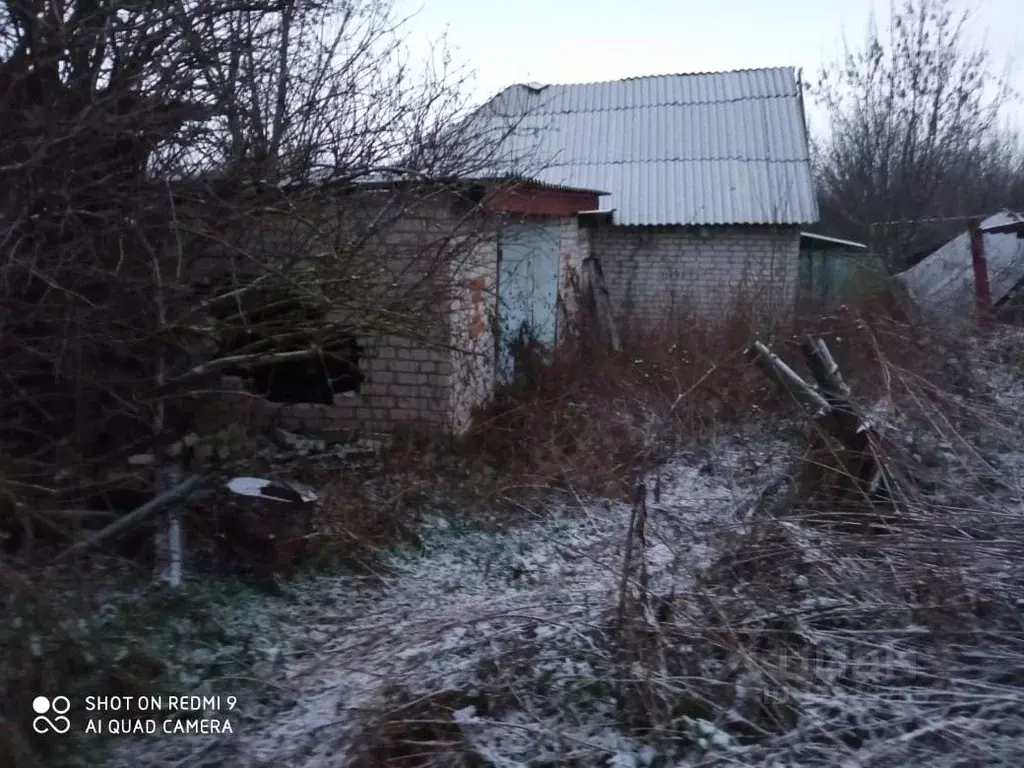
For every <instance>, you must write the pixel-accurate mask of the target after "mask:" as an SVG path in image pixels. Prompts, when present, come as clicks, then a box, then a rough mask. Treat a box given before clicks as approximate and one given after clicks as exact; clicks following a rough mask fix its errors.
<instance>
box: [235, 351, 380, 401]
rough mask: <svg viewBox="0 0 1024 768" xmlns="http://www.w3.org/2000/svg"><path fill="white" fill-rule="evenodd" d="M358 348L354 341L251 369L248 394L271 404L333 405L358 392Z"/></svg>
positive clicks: (362, 378)
mask: <svg viewBox="0 0 1024 768" xmlns="http://www.w3.org/2000/svg"><path fill="white" fill-rule="evenodd" d="M359 354H360V349H359V345H358V344H356V342H355V340H354V339H349V340H347V341H346V342H345V343H342V344H339V345H335V346H332V347H331V348H330V349H328V350H324V353H323V355H322V356H318V355H315V354H314V355H312V356H310V357H307V358H302V359H300V360H284V361H281V362H278V363H268V364H266V365H259V366H255V367H254V368H253V370H252V372H251V383H250V391H251V392H252V393H253V394H256V395H260V396H262V397H265V398H266V399H267V400H269V401H270V402H272V403H321V404H323V405H333V404H334V398H335V397H336V396H342V397H345V396H349V397H350V396H352V395H356V394H358V393H359V390H360V388H361V387H362V383H363V380H364V379H365V375H364V374H363V372H362V371H360V370H359Z"/></svg>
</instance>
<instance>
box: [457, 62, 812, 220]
mask: <svg viewBox="0 0 1024 768" xmlns="http://www.w3.org/2000/svg"><path fill="white" fill-rule="evenodd" d="M477 118H478V119H484V120H487V121H488V122H489V123H490V124H491V125H493V126H494V127H495V129H497V130H500V131H502V132H503V135H505V134H507V135H505V137H504V140H503V142H502V147H501V152H500V156H501V158H502V160H501V162H504V163H507V164H508V166H507V167H508V168H509V169H511V170H512V172H514V173H516V174H520V175H525V176H530V177H533V178H537V179H538V180H541V181H544V182H547V183H551V184H559V185H564V186H570V187H583V188H591V189H606V190H609V192H610V196H609V199H606V200H603V201H602V207H607V208H615V209H616V216H615V220H616V223H617V224H625V225H661V224H691V225H712V224H741V223H747V224H772V223H787V224H796V223H811V222H815V221H817V220H818V207H817V203H816V201H815V197H814V189H813V185H812V182H811V166H810V156H809V152H808V145H807V134H806V130H805V126H804V117H803V108H802V104H801V100H800V87H799V85H798V83H797V80H796V72H795V70H794V69H793V68H792V67H779V68H773V69H757V70H745V71H738V72H718V73H708V74H693V75H664V76H654V77H638V78H631V79H628V80H618V81H614V82H606V83H584V84H577V85H550V86H543V87H538V86H525V85H515V86H512V87H510V88H507V89H505V90H504V91H502V92H501V93H500V94H498V95H497V96H496V97H494V99H492V100H491V101H490V102H488V104H486V105H485V106H484V107H483V108H482V109H481V110H480V111H479V112H478V113H477ZM506 172H507V171H506Z"/></svg>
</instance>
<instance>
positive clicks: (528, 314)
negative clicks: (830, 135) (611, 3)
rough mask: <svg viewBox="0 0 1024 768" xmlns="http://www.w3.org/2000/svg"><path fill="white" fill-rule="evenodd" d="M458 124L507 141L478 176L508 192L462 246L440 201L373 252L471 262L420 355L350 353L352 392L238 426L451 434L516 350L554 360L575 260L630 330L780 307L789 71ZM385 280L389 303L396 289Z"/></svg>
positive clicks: (392, 345)
mask: <svg viewBox="0 0 1024 768" xmlns="http://www.w3.org/2000/svg"><path fill="white" fill-rule="evenodd" d="M472 119H476V120H480V121H483V122H484V124H485V125H487V124H491V125H493V126H495V128H496V134H500V135H501V136H503V137H505V138H503V140H502V146H500V147H499V151H498V153H497V156H498V157H499V158H502V159H504V158H508V160H509V163H508V167H503V166H499V167H495V168H494V169H493V173H491V174H488V176H489V177H490V178H492V179H508V178H515V179H519V180H522V181H521V183H519V184H517V185H516V186H515V187H509V186H508V185H501V184H495V183H494V182H493V181H492V182H490V183H487V182H484V183H483V186H485V187H487V188H488V189H490V192H489V193H487V195H486V197H487V199H486V204H485V205H484V206H483V209H482V216H483V219H480V220H478V221H477V223H476V224H475V225H474V228H473V232H474V238H471V240H472V242H471V245H469V246H467V245H466V244H467V243H469V242H470V240H469V239H466V238H463V237H462V236H461V235H459V236H457V237H452V232H453V229H452V226H451V222H452V221H453V220H455V219H458V217H459V216H461V215H462V211H461V209H460V205H461V204H462V202H461V200H460V199H459V195H456V194H451V193H450V190H449V192H446V193H445V195H447V197H445V195H439V196H437V197H436V198H434V199H432V203H431V208H430V210H429V211H425V212H424V213H423V214H422V215H420V216H407V217H405V223H404V224H403V225H402V226H399V227H396V228H395V229H394V231H393V232H392V233H391V234H390V235H389V238H390V239H386V242H385V241H382V243H381V244H380V246H381V248H382V252H387V253H388V254H389V256H388V259H390V260H391V261H394V252H395V249H396V243H397V242H402V241H403V239H404V240H409V238H410V234H411V233H412V232H413V230H415V235H416V236H415V237H413V238H412V239H411V241H415V242H416V243H417V246H416V247H417V248H418V249H420V250H422V249H423V244H424V242H426V241H429V240H430V237H436V238H437V239H438V242H442V241H443V242H445V243H449V244H450V243H452V242H457V243H461V244H462V246H461V247H462V250H464V251H466V250H468V251H469V253H462V254H461V255H460V256H459V257H458V258H453V259H450V260H449V261H448V262H446V263H447V265H448V266H447V267H446V269H447V270H448V273H447V278H446V279H447V280H448V282H449V283H450V285H452V286H454V287H455V291H454V293H451V294H450V295H447V296H446V299H445V302H444V306H443V307H442V306H439V305H435V306H434V308H433V309H436V310H437V311H436V312H434V311H433V310H429V311H427V312H426V315H425V316H431V317H434V318H435V319H437V321H438V322H437V323H434V324H433V328H432V330H431V331H430V332H429V333H425V334H424V335H422V336H420V337H418V338H412V337H411V336H410V335H409V334H408V333H384V332H379V331H378V332H375V333H373V334H369V335H366V336H364V337H362V338H360V339H359V340H358V341H359V347H360V356H359V361H358V367H359V371H360V373H361V376H359V377H356V378H355V379H353V378H352V377H351V376H349V377H347V378H346V381H347V382H348V386H347V389H348V391H347V392H339V393H336V394H335V395H334V396H333V397H328V398H326V399H325V401H323V402H321V403H319V404H312V403H305V404H294V403H277V404H275V403H273V402H265V401H253V400H252V399H249V400H248V401H247V402H248V405H247V406H246V407H247V408H248V412H249V418H255V419H257V420H261V421H266V420H271V421H275V423H278V424H279V425H280V426H282V427H284V428H298V427H306V428H313V429H323V430H329V429H347V428H357V429H361V430H365V431H373V432H376V431H390V430H392V429H394V428H395V427H397V426H399V425H403V424H408V425H411V426H415V427H429V428H432V429H437V430H441V431H446V432H455V433H458V432H461V431H462V430H464V429H465V428H466V426H467V425H468V423H469V420H470V417H471V413H472V411H473V408H474V407H475V406H477V405H478V404H480V403H482V402H485V401H486V400H487V399H488V398H489V397H490V395H491V394H492V393H493V390H494V387H495V385H496V383H498V382H501V381H507V380H509V379H510V378H512V376H513V375H514V373H515V371H514V368H515V365H516V362H515V355H514V350H515V347H516V344H517V343H519V342H522V341H524V340H525V338H526V337H529V340H532V341H534V342H539V343H540V344H542V345H545V346H549V347H550V346H551V345H553V344H554V343H556V341H557V340H558V338H559V337H560V335H561V334H562V333H563V331H564V330H565V328H566V327H567V323H566V322H565V320H566V319H567V318H569V317H571V315H572V312H573V308H574V300H575V294H574V289H573V286H578V282H576V279H577V276H578V274H579V271H580V266H581V265H582V263H583V262H584V260H585V259H587V258H592V259H594V260H595V262H596V263H597V264H599V265H600V267H601V272H602V273H603V276H604V281H605V285H606V288H607V291H608V294H609V297H610V303H611V307H612V311H613V314H615V315H617V316H618V321H619V323H620V324H625V325H626V326H627V327H628V326H629V325H631V324H642V325H648V326H649V325H652V324H657V323H662V322H677V321H679V320H684V321H685V320H687V319H690V318H694V317H703V318H712V317H715V316H716V315H717V316H721V315H722V314H723V313H724V312H727V311H728V309H729V308H730V307H731V306H733V305H734V304H736V303H738V302H750V301H752V300H758V301H761V302H764V303H765V304H766V305H767V306H769V307H771V308H772V309H776V310H777V309H783V310H784V309H785V308H787V307H790V308H791V307H792V306H793V304H794V302H795V300H796V294H797V290H796V289H797V275H798V259H799V251H800V228H801V225H802V224H808V223H813V222H815V221H816V220H817V218H818V210H817V203H816V200H815V196H814V192H813V185H812V180H811V167H810V155H809V149H808V136H807V130H806V125H805V119H804V110H803V97H802V88H801V85H800V82H799V80H798V76H797V73H796V71H795V70H794V69H792V68H774V69H761V70H747V71H740V72H725V73H711V74H695V75H669V76H659V77H640V78H631V79H627V80H621V81H617V82H606V83H589V84H578V85H552V86H537V85H515V86H512V87H510V88H508V89H506V90H504V91H502V92H501V93H499V94H498V95H497V96H495V97H494V98H493V99H492V100H490V101H489V102H487V103H486V104H484V105H483V106H482V107H481V108H480V109H479V110H477V112H476V113H475V115H474V117H473V118H472ZM512 158H516V160H515V162H514V163H513V161H512ZM502 159H499V161H498V162H499V163H501V162H503V160H502ZM478 183H479V182H478ZM484 220H486V221H485V222H484ZM410 227H412V229H410ZM431 231H432V232H433V235H429V234H428V232H431ZM481 233H485V236H479V235H480V234H481ZM396 238H397V239H396ZM445 247H449V246H447V245H446V246H445ZM309 250H310V251H311V252H312V251H315V250H316V249H315V248H313V249H309ZM330 250H331V249H330V248H327V249H324V252H329V251H330ZM335 250H336V249H335ZM388 259H385V261H388ZM398 261H399V262H401V261H402V259H401V258H399V259H398ZM353 271H354V272H356V273H358V272H360V271H361V270H360V269H354V270H353V268H352V267H351V265H350V266H349V272H353ZM394 271H395V273H396V274H397V273H398V272H402V271H403V270H402V269H397V270H394ZM356 276H358V275H356ZM348 277H349V278H351V277H352V275H351V274H350V275H348ZM383 277H384V278H385V279H381V278H382V276H381V275H378V276H377V278H376V279H377V282H378V287H380V286H383V287H384V289H385V292H386V291H387V288H388V286H389V285H391V284H392V280H391V277H389V276H388V275H383ZM398 282H399V281H398V280H397V278H396V280H395V282H394V285H398ZM351 293H352V292H351V291H348V293H347V295H351ZM366 295H367V296H368V297H373V296H375V295H376V294H374V292H373V291H367V292H366ZM392 304H394V303H392ZM410 306H411V305H410ZM338 311H339V312H341V313H344V312H349V313H356V312H361V313H372V312H373V311H374V310H373V307H372V305H371V304H370V303H364V304H363V305H361V306H360V307H339V308H338ZM377 327H378V328H380V327H382V326H381V324H380V323H378V324H377ZM406 327H408V325H406ZM428 336H429V338H428ZM356 390H358V391H356ZM328 401H329V402H328Z"/></svg>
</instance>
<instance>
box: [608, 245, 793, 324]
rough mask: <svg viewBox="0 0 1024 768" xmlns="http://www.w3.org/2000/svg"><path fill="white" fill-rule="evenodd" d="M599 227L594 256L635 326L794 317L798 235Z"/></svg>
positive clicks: (616, 304) (621, 311)
mask: <svg viewBox="0 0 1024 768" xmlns="http://www.w3.org/2000/svg"><path fill="white" fill-rule="evenodd" d="M703 232H704V233H705V234H706V237H702V236H701V235H700V234H699V232H698V230H695V229H693V228H685V227H658V228H650V229H640V228H635V227H598V228H596V229H594V230H592V231H591V238H592V240H593V243H594V253H595V255H596V256H597V258H598V259H599V260H600V262H601V267H602V269H603V270H604V277H605V285H606V286H607V288H608V292H609V294H610V296H611V302H612V308H613V311H615V312H616V313H617V315H618V316H619V318H620V319H621V320H623V321H625V322H626V323H627V324H631V325H644V326H647V327H650V326H651V325H652V324H660V323H663V322H671V321H672V319H673V318H677V319H680V320H681V319H684V318H688V317H693V316H699V317H700V318H702V319H708V320H711V319H715V318H722V317H724V316H726V315H727V314H728V313H729V312H730V311H731V310H732V309H734V308H735V307H736V305H737V303H740V304H742V305H743V306H744V307H745V308H750V306H751V304H756V305H758V306H757V308H758V309H759V310H762V311H764V310H771V311H775V312H781V313H787V312H789V311H791V310H792V308H793V305H794V302H795V299H796V293H795V292H796V278H797V266H798V263H799V249H800V236H799V231H798V230H797V229H796V228H788V227H787V228H778V227H708V228H706V229H704V230H703Z"/></svg>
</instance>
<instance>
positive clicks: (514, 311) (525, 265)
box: [497, 222, 558, 383]
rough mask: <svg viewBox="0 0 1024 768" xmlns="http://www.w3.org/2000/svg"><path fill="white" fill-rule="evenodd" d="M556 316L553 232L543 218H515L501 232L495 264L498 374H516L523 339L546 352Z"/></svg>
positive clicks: (508, 376)
mask: <svg viewBox="0 0 1024 768" xmlns="http://www.w3.org/2000/svg"><path fill="white" fill-rule="evenodd" d="M557 317H558V233H557V229H556V227H555V225H553V224H550V223H546V222H517V223H515V224H510V225H508V226H506V227H505V228H504V229H503V230H502V233H501V261H500V262H499V265H498V371H497V373H498V378H499V380H500V381H502V382H504V383H508V382H510V381H512V379H513V378H514V377H515V375H516V360H517V350H518V348H519V347H520V346H521V345H522V344H523V343H524V342H526V343H531V342H532V343H533V344H534V345H535V349H539V350H542V351H544V352H550V350H551V349H553V348H554V346H555V339H556V334H557V330H558V329H557Z"/></svg>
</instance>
